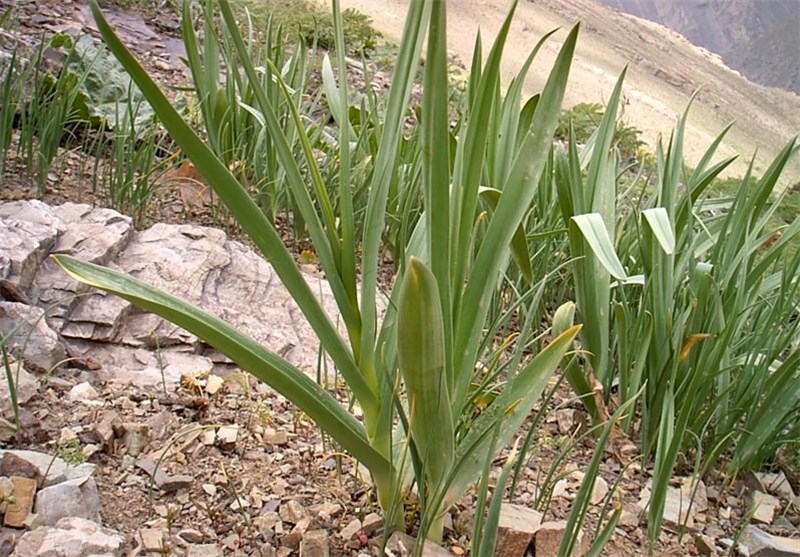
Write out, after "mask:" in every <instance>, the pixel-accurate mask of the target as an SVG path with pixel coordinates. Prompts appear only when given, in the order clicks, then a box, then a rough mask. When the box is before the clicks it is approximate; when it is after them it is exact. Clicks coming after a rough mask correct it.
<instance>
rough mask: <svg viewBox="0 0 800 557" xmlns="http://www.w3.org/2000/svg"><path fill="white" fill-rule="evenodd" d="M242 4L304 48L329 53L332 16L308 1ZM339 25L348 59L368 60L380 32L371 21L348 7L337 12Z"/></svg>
mask: <svg viewBox="0 0 800 557" xmlns="http://www.w3.org/2000/svg"><path fill="white" fill-rule="evenodd" d="M243 5H244V6H245V7H247V8H248V9H250V10H256V13H261V12H266V13H268V14H269V15H270V16H271V17H272V18H273V20H274V22H275V24H276V25H279V26H281V27H283V29H284V30H285V31H287V32H288V33H290V34H291V33H294V34H299V36H300V37H302V38H303V40H304V41H305V43H306V44H307V45H308V46H317V47H319V48H321V49H323V50H333V48H334V47H335V45H336V30H335V28H334V23H333V16H332V15H331V14H330V12H328V11H326V10H324V9H322V8H320V7H319V6H318V5H317V4H315V3H312V2H310V1H309V0H290V1H288V2H286V1H280V0H267V1H266V2H265V3H264V4H263V5H260V6H257V7H256V6H252V5H250V3H249V2H248V0H243ZM341 20H342V26H343V30H344V35H345V36H346V37H347V42H346V44H345V45H343V48H344V49H345V52H347V54H348V56H356V57H360V56H361V55H362V54H363V55H364V56H367V57H369V56H370V55H371V54H373V53H374V52H375V49H376V48H377V46H378V41H379V40H380V38H381V33H380V32H379V31H378V30H377V29H375V27H373V25H372V19H371V18H370V17H369V16H368V15H366V14H364V13H361V12H359V11H358V10H354V9H352V8H348V9H346V10H342V12H341Z"/></svg>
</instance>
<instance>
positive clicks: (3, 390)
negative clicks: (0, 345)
mask: <svg viewBox="0 0 800 557" xmlns="http://www.w3.org/2000/svg"><path fill="white" fill-rule="evenodd" d="M0 338H2V335H0ZM2 367H3V366H2V365H0V369H2ZM9 370H10V371H11V378H12V379H11V380H12V383H13V385H14V387H15V388H16V393H15V394H16V397H17V404H18V405H20V406H21V405H23V404H27V403H28V402H29V401H30V400H31V399H32V398H33V397H34V395H35V394H36V393H37V392H38V390H39V380H38V379H36V377H35V376H34V375H33V374H31V373H28V370H26V369H25V367H24V366H23V365H22V363H21V362H14V361H13V360H12V362H11V366H10V368H9ZM10 393H11V389H9V388H8V378H7V377H6V374H5V373H0V412H2V413H3V414H4V415H9V414H11V412H12V410H13V403H12V401H11V394H10Z"/></svg>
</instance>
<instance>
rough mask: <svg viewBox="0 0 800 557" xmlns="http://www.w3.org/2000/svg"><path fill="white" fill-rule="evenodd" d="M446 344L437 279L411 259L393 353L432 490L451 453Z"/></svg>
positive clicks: (452, 443) (451, 440)
mask: <svg viewBox="0 0 800 557" xmlns="http://www.w3.org/2000/svg"><path fill="white" fill-rule="evenodd" d="M444 342H445V340H444V324H443V320H442V310H441V302H440V300H439V289H438V286H437V284H436V278H435V277H434V276H433V273H431V271H430V270H428V268H427V267H425V265H424V264H423V263H422V262H421V261H420V260H418V259H416V258H414V257H412V258H411V260H410V261H409V263H408V265H407V266H406V272H405V276H404V277H403V284H402V288H401V290H400V300H399V307H398V311H397V354H398V357H399V362H400V372H401V373H402V375H403V380H404V381H405V385H406V390H407V393H408V394H407V397H408V407H409V411H408V412H409V427H410V429H411V438H412V439H413V441H414V444H415V446H416V451H417V454H418V455H419V457H420V459H421V460H422V463H423V466H424V469H425V475H426V476H427V478H428V480H429V481H430V485H431V486H432V488H433V489H435V488H436V487H438V485H439V484H440V483H441V482H442V480H443V479H444V477H445V476H446V474H447V473H448V472H449V470H450V466H451V463H452V461H453V454H454V434H453V421H452V417H451V412H452V409H451V406H450V396H449V394H448V391H447V377H446V372H445V348H444Z"/></svg>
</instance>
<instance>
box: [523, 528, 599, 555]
mask: <svg viewBox="0 0 800 557" xmlns="http://www.w3.org/2000/svg"><path fill="white" fill-rule="evenodd" d="M566 528H567V523H566V522H565V521H557V522H544V523H542V525H541V526H539V528H538V529H537V530H536V533H535V534H534V536H533V542H534V547H535V550H534V555H536V557H556V556H557V555H558V548H559V546H560V545H561V541H562V540H563V538H564V532H565V530H566ZM586 541H587V538H586V536H584V534H583V531H580V532H578V541H577V542H576V543H575V546H574V547H575V548H574V549H573V551H572V555H575V556H580V555H583V554H584V553H585V552H586V549H587V548H586V547H585V546H584V544H585V542H586Z"/></svg>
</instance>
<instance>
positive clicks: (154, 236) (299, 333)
mask: <svg viewBox="0 0 800 557" xmlns="http://www.w3.org/2000/svg"><path fill="white" fill-rule="evenodd" d="M54 253H59V254H69V255H72V256H75V257H78V258H81V259H84V260H88V261H92V262H95V263H99V264H105V265H108V266H110V267H112V268H116V269H120V270H122V271H125V272H128V273H130V274H131V275H133V276H135V277H137V278H139V279H141V280H143V281H145V282H147V283H149V284H152V285H153V286H155V287H157V288H160V289H162V290H165V291H167V292H169V293H171V294H174V295H177V296H181V297H183V298H186V299H187V300H189V301H190V302H192V303H194V304H196V305H199V306H200V307H201V308H203V309H204V310H206V311H209V312H211V313H213V314H215V315H217V316H219V317H220V318H222V319H223V320H225V321H227V322H229V323H231V324H232V325H234V326H235V327H237V328H238V329H239V330H241V331H242V332H244V333H245V334H247V335H249V336H251V337H252V338H253V339H254V340H256V341H257V342H259V343H261V344H264V345H265V346H266V347H267V348H269V349H270V350H271V351H273V352H275V353H278V354H279V355H281V356H282V357H284V358H286V359H287V360H288V361H289V362H290V363H292V364H294V365H295V366H297V367H299V368H300V369H302V370H303V371H305V372H307V373H309V374H310V375H316V369H317V365H318V350H319V344H318V340H317V337H316V335H315V334H314V331H313V330H312V328H311V326H310V325H309V324H308V322H307V321H306V319H305V317H304V316H303V315H302V312H301V311H300V309H299V308H298V307H297V305H296V304H295V303H294V301H293V299H292V298H291V296H290V295H289V292H288V291H287V290H286V288H285V287H284V286H283V285H282V284H281V281H280V279H279V278H278V276H277V275H276V274H275V272H274V270H273V269H272V267H271V265H269V263H267V262H266V261H265V260H264V259H263V258H262V257H261V256H260V255H259V254H258V253H256V252H254V251H253V250H251V249H250V248H247V247H245V246H244V245H243V244H241V243H239V242H236V241H231V240H229V239H228V237H227V235H226V234H225V233H224V232H223V231H221V230H217V229H214V228H208V227H201V226H194V225H166V224H156V225H154V226H152V227H151V228H149V229H147V230H143V231H135V230H134V229H133V227H132V224H131V220H130V218H128V217H126V216H123V215H121V214H119V213H117V212H116V211H112V210H110V209H100V208H93V207H90V206H88V205H80V204H75V203H65V204H64V205H60V206H57V207H50V206H48V205H46V204H44V203H41V202H39V201H19V202H13V203H0V278H3V279H6V280H8V281H10V282H11V283H13V284H15V285H17V286H19V287H20V288H21V289H22V291H23V292H24V294H26V295H27V296H28V298H29V299H30V300H31V301H32V303H34V304H37V306H27V305H25V304H20V306H19V307H21V308H27V309H26V310H25V311H26V312H27V315H34V313H35V316H36V317H38V320H39V322H41V324H42V326H43V329H42V331H41V338H42V339H44V340H46V342H45V343H44V344H42V343H38V342H37V343H36V344H37V346H39V347H45V348H40V351H42V350H43V351H44V353H43V354H40V355H38V356H39V357H38V358H37V363H36V365H35V366H34V367H38V368H45V367H46V366H45V364H46V365H52V364H54V363H56V362H57V361H60V359H62V358H63V357H65V356H70V357H76V358H83V359H84V361H89V360H92V361H94V362H96V363H97V364H99V366H100V370H99V371H98V372H97V373H98V375H99V377H100V378H101V379H106V380H111V381H115V382H120V383H129V382H132V383H134V384H140V385H152V384H157V383H162V382H163V383H165V384H166V386H167V387H170V386H173V385H175V384H176V383H177V382H178V381H179V379H180V376H181V375H182V374H196V373H199V372H204V371H209V370H210V369H212V368H213V367H214V366H215V365H217V366H219V365H223V366H225V368H226V369H231V364H232V362H231V361H230V360H228V359H227V358H226V357H225V356H224V355H222V354H220V353H219V352H218V351H216V350H215V349H213V348H212V347H210V346H208V345H206V344H205V343H203V342H201V341H200V340H199V339H197V338H196V337H195V336H194V335H192V334H190V333H188V332H187V331H185V330H183V329H181V328H180V327H176V326H175V325H173V324H172V323H170V322H168V321H165V320H163V319H161V318H159V317H157V316H155V315H152V314H149V313H146V312H143V311H141V310H140V309H138V308H136V307H134V306H133V305H131V304H130V303H128V302H127V301H125V300H123V299H121V298H118V297H116V296H112V295H107V294H105V293H102V292H98V291H96V290H90V289H88V288H86V287H84V286H82V285H79V284H78V283H76V282H75V281H73V280H72V279H70V278H69V277H68V276H67V275H66V274H65V273H63V271H62V270H61V269H60V268H58V266H57V265H56V264H55V263H54V262H53V261H52V260H51V259H49V257H48V256H49V255H50V254H54ZM306 280H307V282H308V283H309V285H310V287H311V290H312V291H313V292H315V293H317V295H318V297H319V299H320V300H322V302H323V307H324V308H325V311H326V312H327V313H328V315H329V316H330V318H331V320H332V322H334V323H336V324H337V326H339V329H340V331H341V332H342V334H343V335H344V334H345V329H344V325H343V324H342V323H341V318H340V316H339V312H338V308H337V307H336V304H335V301H334V299H333V295H332V293H331V290H330V286H329V285H328V283H327V282H326V281H325V280H323V279H320V278H316V277H312V276H310V275H309V276H306ZM2 303H11V302H2ZM14 309H15V311H17V308H16V306H15V308H14ZM45 309H46V310H47V311H46V315H45V318H44V319H41V316H42V314H43V311H44V310H45ZM1 320H2V315H0V323H1ZM48 324H49V328H47V329H45V328H44V327H47V325H48ZM48 331H49V332H48ZM64 346H66V350H64ZM44 356H47V357H46V358H45V357H44ZM27 360H28V358H27V356H26V361H27Z"/></svg>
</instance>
